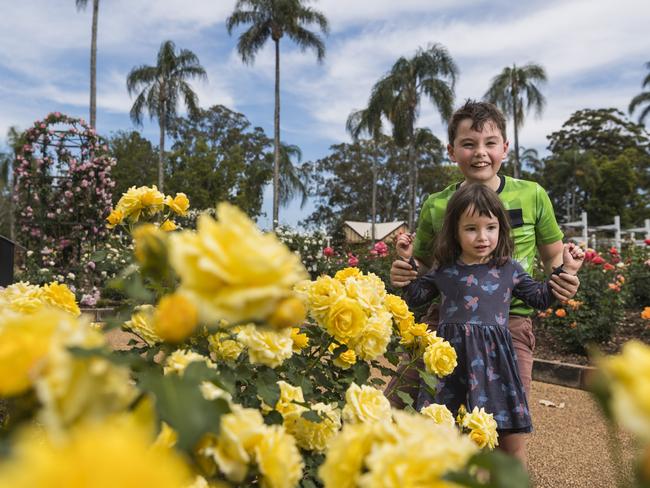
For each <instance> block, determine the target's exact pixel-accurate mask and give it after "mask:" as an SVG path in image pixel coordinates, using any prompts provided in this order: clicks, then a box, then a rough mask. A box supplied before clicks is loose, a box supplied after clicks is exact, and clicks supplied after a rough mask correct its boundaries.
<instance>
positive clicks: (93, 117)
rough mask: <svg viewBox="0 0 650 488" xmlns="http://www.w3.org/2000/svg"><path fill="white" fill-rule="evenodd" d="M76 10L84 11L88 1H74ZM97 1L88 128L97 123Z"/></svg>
mask: <svg viewBox="0 0 650 488" xmlns="http://www.w3.org/2000/svg"><path fill="white" fill-rule="evenodd" d="M75 2H76V4H77V10H81V9H85V8H86V6H87V5H88V0H75ZM98 13H99V0H93V26H92V35H91V40H90V126H91V127H92V128H93V129H94V128H95V123H96V122H97V15H98Z"/></svg>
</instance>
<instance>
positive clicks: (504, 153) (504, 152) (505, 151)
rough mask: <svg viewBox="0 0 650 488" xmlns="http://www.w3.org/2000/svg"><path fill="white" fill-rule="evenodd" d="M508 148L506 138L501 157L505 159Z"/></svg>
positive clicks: (508, 143)
mask: <svg viewBox="0 0 650 488" xmlns="http://www.w3.org/2000/svg"><path fill="white" fill-rule="evenodd" d="M509 149H510V141H509V140H507V139H506V140H505V141H504V143H503V159H506V158H507V157H508V150H509Z"/></svg>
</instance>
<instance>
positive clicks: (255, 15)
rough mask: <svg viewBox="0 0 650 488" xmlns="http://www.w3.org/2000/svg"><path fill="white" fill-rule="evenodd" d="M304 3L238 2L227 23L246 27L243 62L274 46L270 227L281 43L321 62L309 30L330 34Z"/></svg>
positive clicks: (276, 180) (318, 43)
mask: <svg viewBox="0 0 650 488" xmlns="http://www.w3.org/2000/svg"><path fill="white" fill-rule="evenodd" d="M307 3H308V0H237V3H236V4H235V9H234V11H233V13H232V14H231V15H230V17H228V19H227V20H226V28H227V29H228V33H229V34H232V31H233V29H235V27H237V26H239V25H246V26H248V27H247V29H246V30H245V31H244V32H243V33H242V34H241V35H240V36H239V40H238V41H237V51H238V52H239V55H240V56H241V58H242V61H243V62H244V63H252V62H253V61H254V60H255V56H256V55H257V53H258V52H259V51H260V50H261V49H262V47H263V46H264V44H266V42H267V41H268V40H269V39H271V40H272V41H273V43H274V45H275V113H274V122H273V124H274V133H273V148H274V152H273V228H275V226H276V225H277V224H278V217H279V206H280V164H281V162H280V160H281V147H280V146H281V144H280V40H281V39H282V38H283V37H284V36H285V35H286V36H287V37H288V38H289V39H291V40H292V41H294V42H295V43H296V44H298V46H299V47H300V49H301V50H303V51H305V50H307V49H312V50H314V51H315V52H316V57H317V59H318V61H319V62H321V61H322V60H323V59H324V57H325V43H324V42H323V39H322V38H321V36H320V35H319V34H318V33H316V32H313V31H311V30H309V29H308V27H309V26H310V25H316V26H317V27H318V28H319V29H320V31H321V32H322V33H324V34H327V33H328V31H329V26H328V22H327V19H326V18H325V16H324V15H323V14H322V13H321V12H319V11H317V10H315V9H313V8H311V7H309V6H308V5H307Z"/></svg>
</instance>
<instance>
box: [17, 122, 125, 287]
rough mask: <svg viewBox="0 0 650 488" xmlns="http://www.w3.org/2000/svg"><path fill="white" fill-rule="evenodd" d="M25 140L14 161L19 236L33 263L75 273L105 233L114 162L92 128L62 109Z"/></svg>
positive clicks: (28, 130)
mask: <svg viewBox="0 0 650 488" xmlns="http://www.w3.org/2000/svg"><path fill="white" fill-rule="evenodd" d="M23 140H24V141H25V144H24V145H23V147H22V148H21V150H20V151H19V152H18V154H17V156H16V164H15V165H14V182H15V188H14V204H15V205H14V208H15V222H16V237H17V240H18V242H19V243H20V244H21V245H22V246H24V247H25V248H26V249H27V250H28V252H29V251H32V252H29V255H30V256H32V259H33V261H34V262H33V265H35V266H39V267H41V268H48V269H51V270H52V271H53V272H56V273H58V274H59V275H63V276H67V275H68V274H69V273H73V274H75V275H76V274H78V273H75V272H78V271H80V263H81V258H82V253H83V252H88V251H91V252H92V251H94V250H95V249H96V245H97V244H98V243H99V242H101V241H103V240H104V239H105V237H106V233H107V230H106V227H105V225H104V223H103V220H104V218H105V217H106V215H107V214H108V213H109V211H110V208H111V198H112V188H113V187H114V186H115V182H114V181H113V180H112V179H111V176H110V174H111V168H112V167H113V166H114V165H115V161H114V159H112V158H110V157H109V156H108V146H107V143H106V141H105V140H104V139H102V138H101V137H100V136H98V135H97V134H96V132H95V130H94V129H93V128H91V127H90V126H89V125H87V124H86V122H84V121H83V120H82V119H77V118H73V117H69V116H67V115H64V114H61V113H59V112H54V113H51V114H49V115H48V116H47V117H45V119H44V120H37V121H36V122H34V125H33V127H31V128H29V129H27V130H26V131H25V133H24V139H23ZM30 260H31V259H30ZM81 271H83V270H81ZM73 281H76V280H73ZM82 286H83V285H82Z"/></svg>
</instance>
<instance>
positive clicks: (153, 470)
mask: <svg viewBox="0 0 650 488" xmlns="http://www.w3.org/2000/svg"><path fill="white" fill-rule="evenodd" d="M151 441H152V439H151V437H150V433H149V430H148V429H146V428H143V427H141V426H138V425H137V424H133V423H124V422H92V423H88V424H83V425H81V426H79V427H76V428H74V429H72V430H70V431H68V432H66V435H65V436H63V437H61V436H57V437H56V438H49V437H47V435H46V433H45V432H44V431H43V430H36V429H33V430H32V431H30V432H29V433H26V434H25V435H22V436H20V437H19V438H18V440H17V445H16V446H14V447H15V450H13V451H12V453H13V454H14V455H13V456H12V457H11V458H8V459H7V460H5V461H4V462H2V464H0V479H2V484H3V486H11V487H12V488H31V487H35V486H67V487H75V486H82V485H87V484H88V483H94V484H99V485H102V486H120V487H131V486H143V487H144V486H152V487H154V486H155V487H156V488H167V487H169V488H172V487H179V486H188V485H189V483H191V480H192V476H191V473H190V470H189V468H188V466H187V464H186V462H185V461H184V459H183V458H182V456H181V455H180V454H177V453H176V452H175V451H174V450H173V449H167V448H163V447H159V448H156V449H152V448H151ZM92 480H94V481H92Z"/></svg>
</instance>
